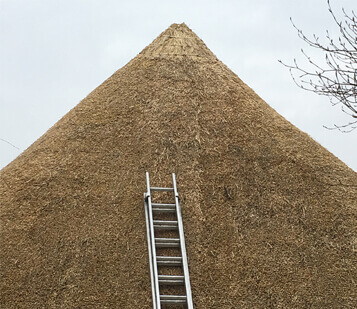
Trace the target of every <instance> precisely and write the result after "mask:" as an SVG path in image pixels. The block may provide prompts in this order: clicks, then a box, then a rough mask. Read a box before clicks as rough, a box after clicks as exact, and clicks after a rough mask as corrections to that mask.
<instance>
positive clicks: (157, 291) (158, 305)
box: [146, 172, 161, 309]
mask: <svg viewBox="0 0 357 309" xmlns="http://www.w3.org/2000/svg"><path fill="white" fill-rule="evenodd" d="M146 185H147V190H148V192H147V195H146V197H147V204H148V213H149V227H150V244H151V252H152V262H153V265H152V266H153V270H154V272H153V274H154V287H155V295H156V297H155V301H156V308H155V309H161V303H160V287H159V275H158V269H157V259H156V246H155V232H154V220H153V212H152V205H151V191H150V179H149V173H148V172H146Z"/></svg>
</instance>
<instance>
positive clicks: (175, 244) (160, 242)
mask: <svg viewBox="0 0 357 309" xmlns="http://www.w3.org/2000/svg"><path fill="white" fill-rule="evenodd" d="M155 245H156V247H157V248H179V247H180V239H179V238H155Z"/></svg>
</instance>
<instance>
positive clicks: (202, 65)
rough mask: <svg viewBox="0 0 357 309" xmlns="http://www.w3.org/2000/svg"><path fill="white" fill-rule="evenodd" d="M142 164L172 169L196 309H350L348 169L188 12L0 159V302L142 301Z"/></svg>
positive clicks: (145, 292)
mask: <svg viewBox="0 0 357 309" xmlns="http://www.w3.org/2000/svg"><path fill="white" fill-rule="evenodd" d="M277 91H279V89H277ZM287 104H288V103H287ZM145 171H149V172H150V175H151V179H152V184H154V185H157V186H159V185H163V186H166V185H170V184H171V180H170V179H171V178H170V176H171V175H170V173H171V172H175V173H176V174H177V180H178V189H179V192H180V194H181V203H182V212H183V220H184V228H185V234H186V244H187V250H188V259H189V268H190V274H191V283H192V290H193V300H194V305H195V308H197V309H203V308H212V309H213V308H215V309H217V308H227V309H228V308H357V287H356V282H357V259H356V250H357V249H356V248H357V233H356V229H357V224H356V221H357V220H356V217H357V212H356V208H357V205H356V197H357V175H356V173H355V172H354V171H352V170H351V169H349V168H348V167H347V166H346V165H345V164H344V163H342V162H341V161H340V160H338V159H337V158H336V157H335V156H333V155H332V154H331V153H329V152H328V151H327V150H326V149H324V148H323V147H322V146H320V145H319V144H318V143H316V142H315V141H313V140H312V139H311V138H310V137H309V136H308V135H307V134H305V133H303V132H301V131H300V130H298V129H297V128H295V127H294V126H293V125H292V124H290V123H289V122H288V121H286V120H285V119H284V118H283V117H282V116H280V115H279V114H277V113H276V112H275V111H274V110H273V109H272V108H271V107H269V106H268V105H267V104H266V103H265V102H264V101H263V100H262V99H261V98H259V97H258V96H257V95H256V94H255V93H254V92H253V90H252V89H250V88H249V87H248V86H247V85H245V84H244V83H243V82H242V81H241V80H240V79H239V78H238V77H237V76H236V75H235V74H234V73H233V72H231V71H230V70H229V69H228V68H227V67H226V66H225V65H224V64H223V63H222V62H220V61H219V60H217V59H216V57H215V56H214V55H213V54H212V53H211V52H210V51H209V50H208V48H207V47H206V46H205V45H204V43H203V42H202V41H201V40H200V39H199V38H198V37H197V36H196V35H195V34H194V33H193V32H192V31H191V30H190V29H189V28H188V27H187V26H186V25H184V24H181V25H177V24H173V25H172V26H171V27H170V28H169V29H167V30H166V31H165V32H163V33H162V34H161V35H160V36H159V37H158V38H157V39H156V40H155V41H154V42H153V43H152V44H151V45H149V46H148V47H147V48H145V49H144V50H143V51H142V52H141V53H140V54H139V55H138V56H137V57H136V58H134V59H133V60H132V61H131V62H129V63H128V64H127V65H126V66H125V67H123V68H121V69H120V70H118V71H117V72H116V73H114V74H113V76H111V77H110V78H109V79H107V80H106V81H105V82H104V83H103V84H102V85H100V86H99V87H98V88H97V89H95V90H94V91H93V92H92V93H91V94H89V95H88V97H86V98H85V99H84V100H83V101H81V102H80V103H79V104H78V105H77V106H76V107H75V108H74V109H73V110H71V111H70V112H69V113H68V114H67V115H66V116H65V117H63V118H62V119H61V120H60V121H59V122H58V123H56V124H55V125H54V126H53V127H52V128H51V129H50V130H49V131H48V132H47V133H46V134H44V135H43V136H42V137H41V138H40V139H39V140H37V141H36V142H35V143H34V144H33V145H32V146H31V147H29V148H28V149H27V150H26V151H25V152H24V153H23V154H21V155H20V156H19V157H18V158H17V159H16V160H15V161H13V162H12V163H11V164H9V165H8V166H7V167H5V168H4V169H2V170H1V172H0V177H1V187H0V190H1V199H0V202H1V206H0V211H1V213H0V214H1V239H0V242H1V243H0V244H1V251H0V261H1V296H0V298H1V301H0V307H1V308H6V309H12V308H66V309H67V308H133V309H134V308H135V309H137V308H151V307H152V304H151V290H150V289H151V285H150V276H149V264H148V253H147V244H146V238H145V237H146V230H145V216H144V208H143V201H142V197H143V192H144V191H145V190H146V184H145Z"/></svg>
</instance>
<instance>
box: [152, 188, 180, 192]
mask: <svg viewBox="0 0 357 309" xmlns="http://www.w3.org/2000/svg"><path fill="white" fill-rule="evenodd" d="M150 190H151V191H171V192H173V191H174V188H162V187H150Z"/></svg>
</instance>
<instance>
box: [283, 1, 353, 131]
mask: <svg viewBox="0 0 357 309" xmlns="http://www.w3.org/2000/svg"><path fill="white" fill-rule="evenodd" d="M327 6H328V11H329V12H330V14H331V16H332V18H333V20H334V23H335V25H336V26H337V27H338V29H339V33H340V36H339V37H338V38H337V39H334V38H333V37H331V35H330V33H329V32H328V31H326V39H327V43H325V44H324V43H321V42H320V38H319V37H318V36H317V35H315V34H313V35H312V38H309V37H307V36H306V35H305V34H304V32H303V31H302V30H301V29H299V28H298V27H297V26H296V25H295V23H294V22H293V20H292V19H291V18H290V20H291V23H292V25H293V27H294V28H295V29H296V30H297V33H298V36H299V38H301V39H302V40H303V41H304V42H305V43H307V45H308V46H310V47H312V48H316V49H318V50H320V51H322V52H323V53H324V60H325V64H324V65H320V64H318V62H316V61H315V60H314V59H312V58H311V57H310V56H309V55H308V54H307V53H306V52H305V51H304V50H303V49H301V52H302V54H303V56H304V58H305V59H306V62H307V67H306V68H304V67H302V66H300V64H298V62H297V60H296V59H294V63H293V65H289V64H285V63H283V62H282V61H281V60H279V62H280V63H281V64H283V65H284V66H286V67H287V68H289V71H290V74H291V76H292V79H293V81H294V82H295V84H296V85H297V86H298V87H300V88H302V89H304V90H307V91H312V92H314V93H316V94H318V95H323V96H327V97H328V98H329V99H330V102H331V104H332V106H336V105H340V106H341V110H342V112H344V113H346V114H347V115H349V116H350V117H351V118H352V119H353V120H352V121H351V122H349V123H347V124H344V125H334V127H333V128H329V129H338V130H340V131H341V132H351V131H353V130H354V129H356V127H357V120H354V119H357V16H356V14H355V13H354V11H352V12H351V13H350V14H347V13H346V11H345V9H342V12H343V18H344V21H339V20H338V18H337V17H336V15H335V13H334V12H333V10H332V8H331V4H330V0H327Z"/></svg>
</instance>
